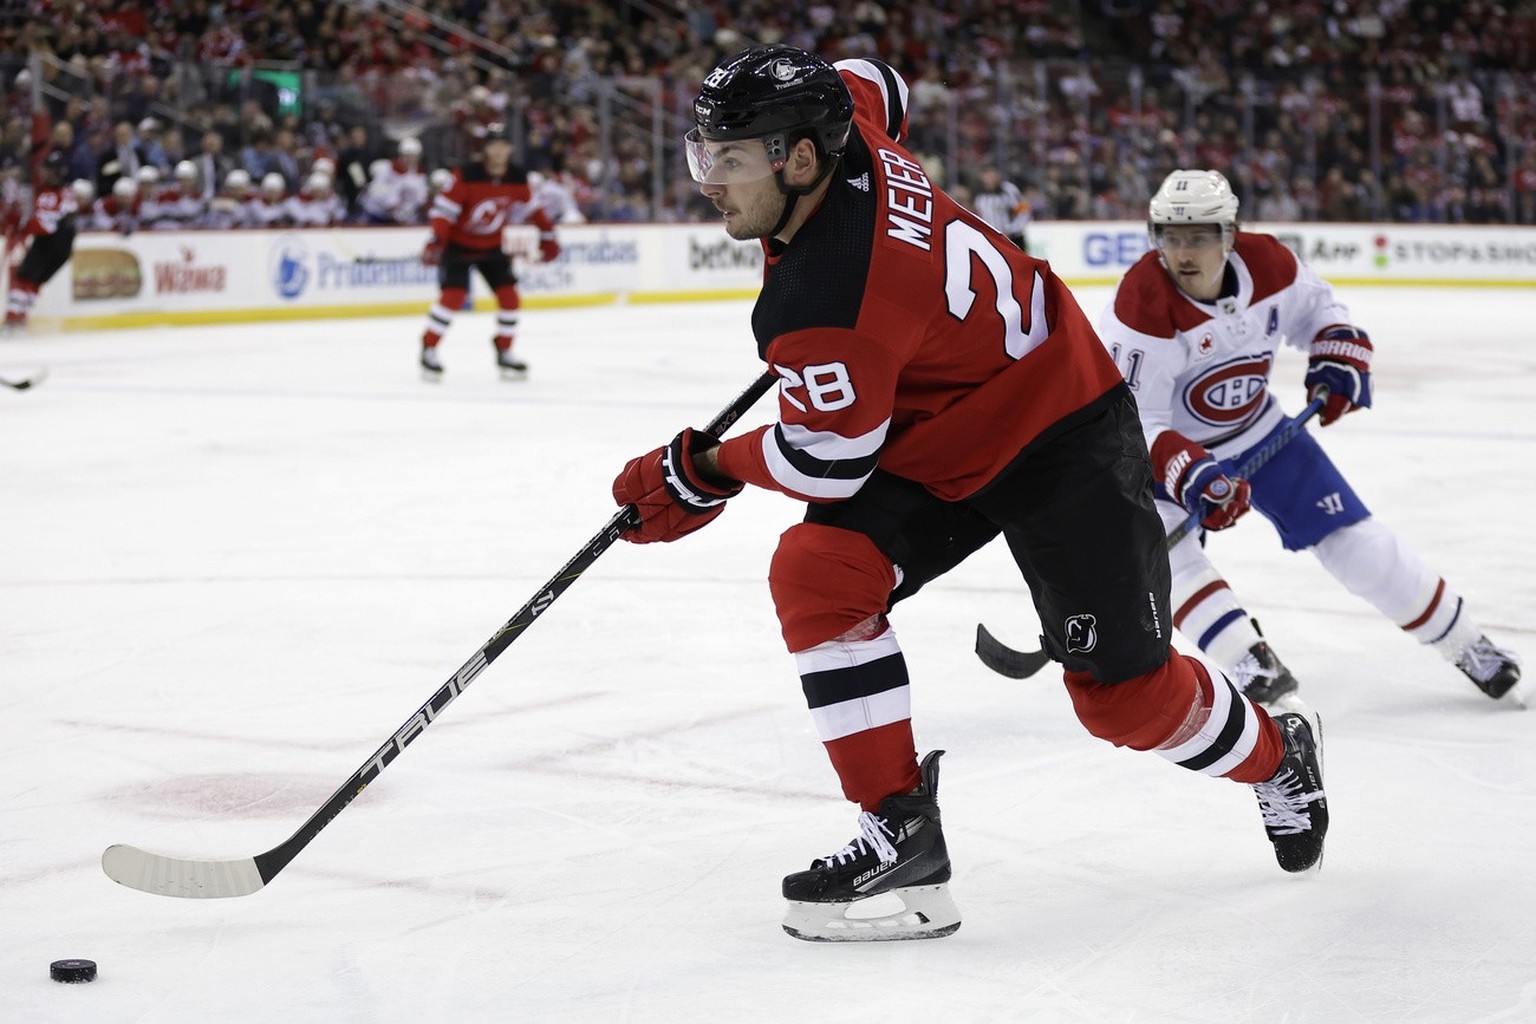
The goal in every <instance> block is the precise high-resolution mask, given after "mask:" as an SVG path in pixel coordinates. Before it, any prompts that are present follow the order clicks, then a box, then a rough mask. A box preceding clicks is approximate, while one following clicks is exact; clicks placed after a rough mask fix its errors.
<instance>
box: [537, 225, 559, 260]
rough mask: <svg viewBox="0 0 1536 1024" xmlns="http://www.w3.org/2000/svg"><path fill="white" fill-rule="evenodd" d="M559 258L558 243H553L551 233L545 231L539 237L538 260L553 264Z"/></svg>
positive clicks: (553, 234)
mask: <svg viewBox="0 0 1536 1024" xmlns="http://www.w3.org/2000/svg"><path fill="white" fill-rule="evenodd" d="M559 258H560V243H559V242H557V241H555V233H554V232H553V231H545V232H543V233H542V234H540V235H539V259H540V260H542V261H543V262H545V263H553V262H555V260H557V259H559Z"/></svg>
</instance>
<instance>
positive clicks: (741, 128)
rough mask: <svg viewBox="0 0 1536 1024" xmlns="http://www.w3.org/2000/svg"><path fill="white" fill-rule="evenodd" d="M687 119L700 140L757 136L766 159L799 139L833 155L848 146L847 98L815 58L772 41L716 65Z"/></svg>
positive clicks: (780, 155) (827, 66)
mask: <svg viewBox="0 0 1536 1024" xmlns="http://www.w3.org/2000/svg"><path fill="white" fill-rule="evenodd" d="M693 117H694V122H695V124H696V125H697V126H698V128H697V131H698V134H699V137H700V138H702V139H706V140H709V141H711V142H720V141H727V140H734V139H759V138H760V139H762V140H763V141H764V144H765V145H767V147H768V152H769V157H770V159H783V158H784V156H785V155H787V154H788V151H789V147H790V146H792V145H794V143H795V142H797V141H799V140H800V139H802V138H809V139H812V140H813V141H814V142H815V143H816V147H817V149H818V150H819V151H820V152H821V153H822V154H823V155H833V156H835V155H837V154H840V153H841V152H842V151H843V147H844V146H845V145H847V143H848V131H849V128H850V126H851V125H852V123H853V96H852V95H850V94H849V92H848V87H847V86H846V85H845V84H843V80H842V77H841V76H839V75H838V73H837V71H836V70H835V69H834V68H833V67H832V65H831V64H828V63H827V62H826V61H825V60H823V59H822V58H821V57H818V56H817V55H816V54H814V53H809V52H807V51H805V50H802V49H800V48H799V47H796V46H787V45H784V44H782V43H775V44H773V45H769V46H754V47H752V48H751V49H748V50H743V51H742V52H740V53H738V54H736V55H735V56H733V57H727V58H726V59H724V60H722V61H721V62H720V63H719V64H716V65H715V67H714V68H713V70H711V71H710V73H709V74H708V75H706V76H705V77H704V85H703V88H702V89H701V90H700V91H699V97H698V99H696V100H694V101H693Z"/></svg>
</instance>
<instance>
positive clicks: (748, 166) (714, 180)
mask: <svg viewBox="0 0 1536 1024" xmlns="http://www.w3.org/2000/svg"><path fill="white" fill-rule="evenodd" d="M683 152H684V153H686V154H687V155H688V173H689V174H690V175H692V176H693V180H694V181H696V182H698V183H699V184H700V185H742V184H746V183H747V182H752V181H760V180H762V179H763V178H766V177H768V176H770V175H771V174H773V173H774V172H775V171H777V170H779V169H780V168H781V167H783V166H784V163H783V161H773V160H770V159H768V147H767V146H766V145H765V144H764V143H763V140H762V139H732V140H730V141H728V142H722V141H717V140H712V139H706V138H704V137H703V136H702V135H700V134H699V130H698V129H697V128H693V129H690V130H689V132H688V134H687V135H684V136H683Z"/></svg>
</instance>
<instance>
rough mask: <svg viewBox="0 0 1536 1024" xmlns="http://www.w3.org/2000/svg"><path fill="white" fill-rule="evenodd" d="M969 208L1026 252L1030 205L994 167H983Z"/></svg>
mask: <svg viewBox="0 0 1536 1024" xmlns="http://www.w3.org/2000/svg"><path fill="white" fill-rule="evenodd" d="M971 208H972V209H973V210H975V211H976V214H977V216H979V217H980V218H981V219H982V220H984V221H986V222H987V223H988V224H990V225H991V226H992V227H994V228H996V229H997V230H999V231H1001V232H1002V233H1003V234H1005V235H1007V236H1008V240H1009V241H1011V242H1012V243H1013V244H1014V245H1017V246H1018V247H1019V248H1020V249H1023V250H1024V251H1025V252H1028V251H1029V239H1028V238H1027V237H1026V236H1025V232H1026V231H1027V230H1028V229H1029V213H1030V210H1029V203H1028V202H1027V201H1025V199H1024V194H1023V193H1022V192H1020V191H1019V188H1018V186H1017V185H1015V184H1014V183H1013V182H1011V181H1004V180H1003V176H1002V174H1001V173H999V172H998V169H997V168H996V167H983V168H982V169H981V179H980V181H979V183H978V184H977V186H976V194H975V195H974V196H973V197H972V199H971Z"/></svg>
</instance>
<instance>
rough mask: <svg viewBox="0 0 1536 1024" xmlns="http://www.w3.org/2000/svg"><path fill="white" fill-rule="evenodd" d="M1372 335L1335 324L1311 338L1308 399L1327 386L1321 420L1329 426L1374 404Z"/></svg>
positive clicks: (1307, 381)
mask: <svg viewBox="0 0 1536 1024" xmlns="http://www.w3.org/2000/svg"><path fill="white" fill-rule="evenodd" d="M1374 352H1375V350H1374V349H1373V348H1372V347H1371V339H1370V338H1368V337H1366V334H1365V332H1364V331H1362V330H1361V329H1360V328H1358V327H1346V326H1335V327H1330V328H1328V329H1327V330H1325V331H1323V332H1322V333H1321V334H1319V335H1318V336H1317V337H1316V338H1314V339H1313V341H1312V351H1311V355H1310V357H1309V358H1308V360H1307V376H1306V380H1305V381H1304V382H1303V383H1305V385H1306V388H1307V401H1309V402H1310V401H1312V399H1313V398H1315V397H1317V393H1318V389H1319V388H1327V389H1328V398H1327V400H1326V401H1325V402H1324V403H1323V411H1322V414H1321V416H1322V421H1323V426H1325V427H1326V426H1327V425H1328V424H1330V423H1332V422H1333V421H1334V420H1336V419H1338V418H1339V417H1340V416H1343V415H1345V414H1347V413H1352V412H1354V411H1355V410H1356V409H1369V408H1370V407H1371V356H1372V355H1373V354H1374Z"/></svg>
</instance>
